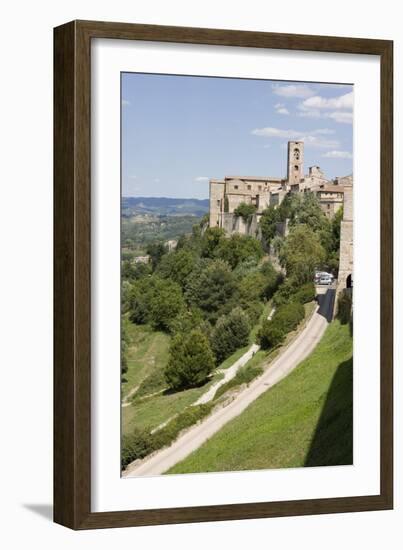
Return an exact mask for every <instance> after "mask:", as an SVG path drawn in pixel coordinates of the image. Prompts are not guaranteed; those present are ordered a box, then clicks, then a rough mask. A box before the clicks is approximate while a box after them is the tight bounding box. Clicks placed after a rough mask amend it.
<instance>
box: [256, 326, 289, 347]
mask: <svg viewBox="0 0 403 550" xmlns="http://www.w3.org/2000/svg"><path fill="white" fill-rule="evenodd" d="M284 338H285V332H284V330H283V329H282V328H281V327H279V326H277V325H276V324H275V323H272V322H271V321H269V320H268V319H265V320H264V321H263V323H262V326H261V328H260V329H259V332H258V334H257V342H258V343H259V345H260V346H261V348H262V349H270V348H275V347H276V346H278V345H279V344H281V342H282V341H283V340H284Z"/></svg>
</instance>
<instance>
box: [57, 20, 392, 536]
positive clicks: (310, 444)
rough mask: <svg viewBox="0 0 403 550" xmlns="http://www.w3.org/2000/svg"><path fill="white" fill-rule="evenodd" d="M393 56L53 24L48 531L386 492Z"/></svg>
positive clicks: (310, 506)
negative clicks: (50, 483)
mask: <svg viewBox="0 0 403 550" xmlns="http://www.w3.org/2000/svg"><path fill="white" fill-rule="evenodd" d="M392 71H393V43H392V42H390V41H384V40H372V39H358V38H344V37H343V38H341V37H327V36H326V37H325V36H305V35H289V34H273V33H261V32H246V31H237V30H217V29H202V28H184V27H164V26H153V25H138V24H126V23H124V24H123V23H122V24H121V23H106V22H91V21H73V22H70V23H67V24H65V25H62V26H60V27H57V28H56V29H55V33H54V75H55V76H54V78H55V80H54V138H55V148H54V199H55V202H54V204H55V206H54V253H55V254H54V286H55V302H54V303H55V306H54V391H55V400H54V457H55V458H54V519H55V521H56V522H57V523H60V524H62V525H65V526H67V527H70V528H72V529H91V528H105V527H127V526H136V525H153V524H162V523H184V522H201V521H217V520H230V519H247V518H263V517H275V516H292V515H303V514H319V513H320V514H322V513H337V512H354V511H366V510H386V509H391V508H392V507H393V432H392V428H393V402H392V397H393V385H392V384H393V379H392V373H393V371H392V367H393V363H392V343H393V342H392V337H393V321H392V318H393V305H392V299H393V279H392V267H393V265H392V264H393V256H392V249H393V247H392V243H393V240H392V239H393V236H392V225H393V224H392V205H393V203H392V201H393V164H392V161H393V125H392V122H393V104H392V101H393V94H392V92H393V79H392ZM353 358H354V361H353Z"/></svg>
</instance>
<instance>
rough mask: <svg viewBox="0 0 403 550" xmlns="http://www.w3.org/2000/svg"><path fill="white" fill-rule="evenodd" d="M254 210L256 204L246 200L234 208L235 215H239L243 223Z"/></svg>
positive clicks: (246, 221) (247, 220)
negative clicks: (248, 202)
mask: <svg viewBox="0 0 403 550" xmlns="http://www.w3.org/2000/svg"><path fill="white" fill-rule="evenodd" d="M255 212H256V206H255V205H254V204H247V203H246V202H241V204H239V205H238V206H237V207H236V208H235V210H234V214H235V216H237V217H239V216H240V217H241V218H242V219H243V221H244V222H245V223H248V222H249V221H250V219H251V218H252V216H253V214H254V213H255Z"/></svg>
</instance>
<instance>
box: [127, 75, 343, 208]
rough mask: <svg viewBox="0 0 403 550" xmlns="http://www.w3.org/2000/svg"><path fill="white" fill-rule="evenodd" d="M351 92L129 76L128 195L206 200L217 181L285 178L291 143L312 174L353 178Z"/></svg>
mask: <svg viewBox="0 0 403 550" xmlns="http://www.w3.org/2000/svg"><path fill="white" fill-rule="evenodd" d="M352 88H353V87H352V86H349V85H338V84H312V83H301V82H283V81H278V82H274V81H270V80H249V79H235V78H234V79H233V78H208V77H193V76H173V75H152V74H150V75H148V74H137V73H124V74H122V191H123V195H124V196H146V197H181V198H207V197H208V179H209V178H222V177H224V176H226V175H246V176H278V177H284V176H285V175H286V170H287V163H286V161H287V149H286V144H287V141H288V140H290V139H303V140H304V141H305V163H304V171H305V172H307V170H308V166H312V165H319V166H320V167H321V168H322V169H323V170H324V171H325V173H326V175H327V176H329V177H335V176H342V175H347V174H350V173H352V141H353V130H352V128H353V125H352V118H353V116H352V115H353V91H352Z"/></svg>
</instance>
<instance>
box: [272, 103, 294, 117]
mask: <svg viewBox="0 0 403 550" xmlns="http://www.w3.org/2000/svg"><path fill="white" fill-rule="evenodd" d="M274 108H275V109H276V113H278V114H279V115H289V114H290V111H289V110H288V109H287V108H286V106H285V105H284V103H276V104H275V106H274Z"/></svg>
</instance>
